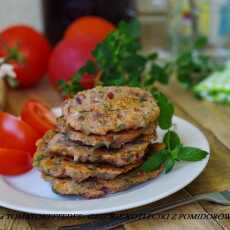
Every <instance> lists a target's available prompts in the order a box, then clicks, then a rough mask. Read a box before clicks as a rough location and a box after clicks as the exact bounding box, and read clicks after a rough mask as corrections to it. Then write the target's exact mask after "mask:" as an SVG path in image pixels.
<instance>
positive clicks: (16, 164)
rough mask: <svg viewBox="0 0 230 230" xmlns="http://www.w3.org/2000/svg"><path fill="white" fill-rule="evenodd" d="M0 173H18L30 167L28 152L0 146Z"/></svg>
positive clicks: (30, 161)
mask: <svg viewBox="0 0 230 230" xmlns="http://www.w3.org/2000/svg"><path fill="white" fill-rule="evenodd" d="M0 166H1V167H0V174H3V175H18V174H21V173H25V172H27V171H29V170H30V169H31V168H32V156H31V155H30V153H28V152H25V151H22V150H17V149H6V148H0Z"/></svg>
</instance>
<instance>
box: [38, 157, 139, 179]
mask: <svg viewBox="0 0 230 230" xmlns="http://www.w3.org/2000/svg"><path fill="white" fill-rule="evenodd" d="M43 156H44V155H39V154H37V155H36V157H35V161H34V166H36V167H37V168H38V169H39V170H40V171H42V172H43V173H45V174H48V175H50V176H53V177H60V178H66V177H70V178H72V179H73V180H74V181H76V182H81V181H83V180H86V179H88V178H99V179H105V180H111V179H114V178H115V177H117V176H119V175H121V174H124V173H127V172H129V171H130V170H132V169H134V168H137V167H138V166H139V165H140V164H141V163H142V161H139V162H135V163H133V164H130V165H127V166H124V167H122V168H119V167H114V166H111V165H108V164H86V163H76V162H73V161H71V160H69V159H67V158H64V157H60V156H53V157H52V156H51V157H44V158H43ZM36 159H39V161H38V160H36Z"/></svg>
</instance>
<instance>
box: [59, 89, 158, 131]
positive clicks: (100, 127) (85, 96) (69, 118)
mask: <svg viewBox="0 0 230 230" xmlns="http://www.w3.org/2000/svg"><path fill="white" fill-rule="evenodd" d="M159 113H160V110H159V107H158V106H157V104H156V102H155V100H154V98H153V97H152V96H151V94H150V93H149V92H147V91H145V90H143V89H140V88H134V87H128V86H123V87H115V86H112V87H101V86H99V87H95V88H93V89H90V90H85V91H81V92H79V93H77V94H76V96H75V97H74V98H72V99H68V100H66V101H65V103H64V106H63V114H64V118H65V121H66V124H67V125H69V126H70V127H71V128H73V129H74V130H76V131H81V132H83V133H84V134H87V135H88V134H98V135H105V134H107V133H109V132H120V131H122V130H129V129H138V128H146V127H148V126H149V125H150V124H151V123H153V122H154V121H155V120H156V119H157V118H158V116H159Z"/></svg>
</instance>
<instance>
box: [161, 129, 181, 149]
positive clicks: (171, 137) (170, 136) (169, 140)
mask: <svg viewBox="0 0 230 230" xmlns="http://www.w3.org/2000/svg"><path fill="white" fill-rule="evenodd" d="M163 142H164V143H165V144H166V147H167V148H168V149H170V150H173V149H175V148H176V147H177V146H178V145H180V143H181V141H180V137H179V136H178V135H177V133H176V132H174V131H170V130H169V131H168V132H167V133H166V134H165V135H164V139H163Z"/></svg>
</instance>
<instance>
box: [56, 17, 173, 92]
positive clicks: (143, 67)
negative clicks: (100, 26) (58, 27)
mask: <svg viewBox="0 0 230 230" xmlns="http://www.w3.org/2000/svg"><path fill="white" fill-rule="evenodd" d="M140 50H141V44H140V24H139V22H138V21H137V20H133V21H131V22H130V23H127V22H123V21H122V22H120V23H119V25H118V28H117V30H116V31H114V32H112V33H111V34H110V35H109V36H108V37H107V38H106V39H105V40H104V41H103V42H102V43H100V44H98V45H97V47H96V49H95V50H94V51H93V52H92V55H93V57H94V58H95V61H88V62H87V63H86V65H85V66H83V67H82V68H80V70H79V71H78V72H77V73H76V74H75V75H74V76H73V78H72V80H71V81H70V82H69V83H66V82H65V81H61V82H60V84H61V85H60V86H61V88H62V90H63V91H64V93H65V94H68V95H73V94H75V93H77V92H78V91H80V90H82V88H81V86H80V79H81V77H82V76H83V75H84V74H86V73H88V74H97V73H99V74H100V84H102V85H104V86H110V85H128V86H137V87H145V88H148V87H152V86H153V84H154V82H155V81H159V82H161V83H163V84H167V83H168V80H169V79H168V75H167V73H166V71H165V66H161V65H160V64H159V63H158V62H157V59H158V55H157V53H151V54H149V55H147V56H145V55H141V54H140Z"/></svg>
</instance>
